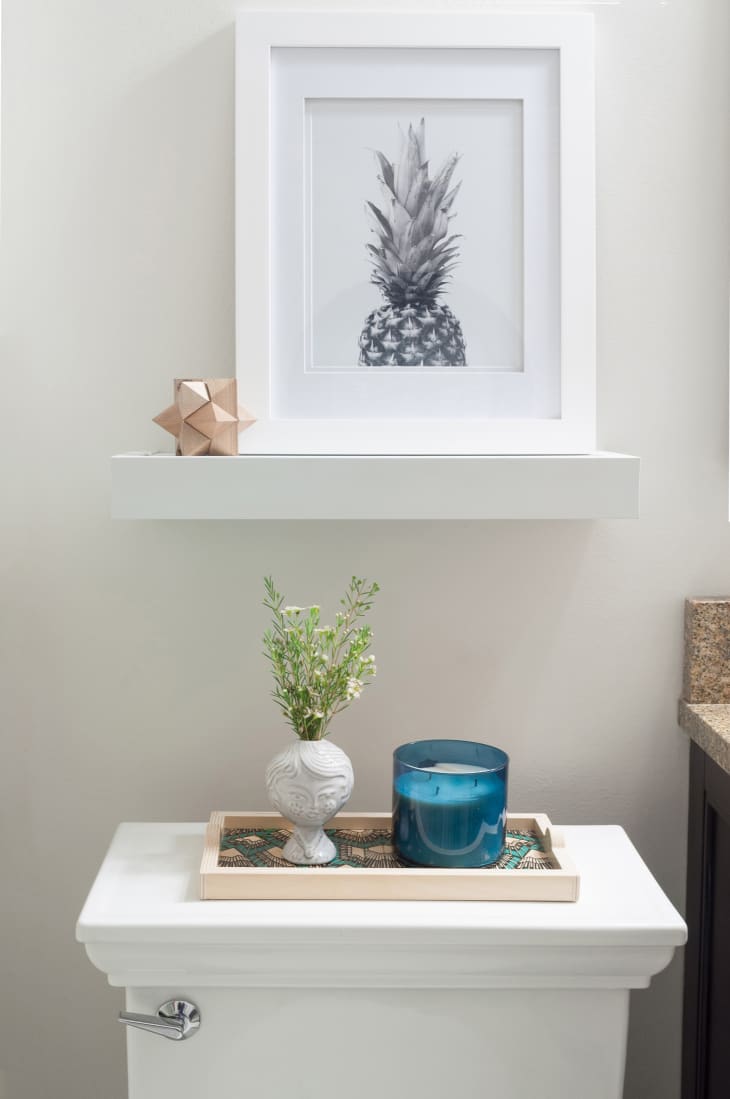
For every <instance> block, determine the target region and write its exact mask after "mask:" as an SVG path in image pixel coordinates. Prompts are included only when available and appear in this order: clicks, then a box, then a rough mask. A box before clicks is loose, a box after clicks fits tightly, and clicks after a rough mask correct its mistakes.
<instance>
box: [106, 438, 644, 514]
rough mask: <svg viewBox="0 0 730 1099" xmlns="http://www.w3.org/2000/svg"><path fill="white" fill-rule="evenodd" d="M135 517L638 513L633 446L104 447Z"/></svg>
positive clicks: (120, 498) (116, 504)
mask: <svg viewBox="0 0 730 1099" xmlns="http://www.w3.org/2000/svg"><path fill="white" fill-rule="evenodd" d="M110 464H111V478H112V517H113V518H115V519H131V520H199V521H205V520H231V519H237V520H258V521H266V520H322V521H327V520H347V521H368V520H370V521H386V522H387V521H419V520H423V521H448V520H457V521H460V520H524V519H528V520H547V521H550V520H595V519H636V518H638V516H639V478H640V469H641V461H640V458H639V457H637V456H636V455H633V454H623V453H618V452H613V451H592V452H590V453H587V454H423V455H422V454H398V455H387V454H347V455H336V454H305V455H297V454H239V455H230V456H222V457H221V458H220V459H219V460H218V461H211V458H210V457H203V456H200V457H187V458H183V459H182V460H178V459H177V456H176V455H174V454H171V453H169V452H168V453H162V454H159V453H157V454H153V453H148V452H136V453H135V452H133V453H129V454H119V455H115V456H113V457H112V459H111V463H110Z"/></svg>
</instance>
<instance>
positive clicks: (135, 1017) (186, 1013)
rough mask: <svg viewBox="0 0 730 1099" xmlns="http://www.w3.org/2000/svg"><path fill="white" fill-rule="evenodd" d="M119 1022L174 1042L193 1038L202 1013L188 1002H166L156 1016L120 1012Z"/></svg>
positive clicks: (159, 1008)
mask: <svg viewBox="0 0 730 1099" xmlns="http://www.w3.org/2000/svg"><path fill="white" fill-rule="evenodd" d="M119 1022H120V1023H124V1024H125V1025H126V1026H133V1027H136V1028H137V1029H138V1030H149V1031H150V1033H151V1034H159V1035H161V1037H163V1038H171V1039H172V1041H173V1042H184V1041H185V1039H186V1038H192V1037H193V1035H194V1034H195V1033H196V1032H197V1030H198V1028H199V1027H200V1012H199V1011H198V1009H197V1007H196V1006H195V1004H191V1003H189V1002H188V1001H187V1000H166V1001H165V1003H164V1004H161V1006H160V1007H158V1009H157V1014H156V1015H139V1014H138V1013H137V1012H136V1011H120V1012H119Z"/></svg>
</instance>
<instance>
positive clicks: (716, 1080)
mask: <svg viewBox="0 0 730 1099" xmlns="http://www.w3.org/2000/svg"><path fill="white" fill-rule="evenodd" d="M687 924H688V926H689V939H688V941H687V947H686V951H685V970H684V1029H683V1039H682V1099H729V1097H730V775H728V774H727V773H726V772H725V771H724V770H723V769H722V768H721V767H719V766H718V765H717V763H715V762H714V760H712V759H710V757H709V756H708V755H706V754H705V752H703V751H702V749H701V748H699V747H698V746H697V744H695V743H694V742H692V744H691V751H690V792H689V843H688V851H687Z"/></svg>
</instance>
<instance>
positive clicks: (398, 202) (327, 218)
mask: <svg viewBox="0 0 730 1099" xmlns="http://www.w3.org/2000/svg"><path fill="white" fill-rule="evenodd" d="M308 127H309V135H308V136H309V148H308V157H309V164H308V180H309V183H308V187H309V219H308V221H309V226H308V228H309V234H308V253H309V255H308V264H307V269H308V273H309V277H310V279H311V285H310V287H309V293H308V299H309V304H310V311H309V317H310V326H311V331H310V339H309V347H310V356H309V362H308V366H307V369H309V370H314V371H318V370H322V371H331V370H337V371H343V370H345V371H353V372H361V373H363V374H370V375H372V374H375V373H384V372H402V373H409V372H411V373H416V372H429V373H440V372H443V371H449V372H452V371H453V372H456V371H462V372H473V371H487V370H491V371H521V370H522V369H523V350H522V345H523V329H522V314H523V229H522V215H523V204H522V117H521V105H520V104H519V103H518V102H517V101H512V100H486V99H485V100H432V101H429V100H426V101H418V100H387V99H384V100H372V99H362V100H321V101H312V102H310V104H309V105H308Z"/></svg>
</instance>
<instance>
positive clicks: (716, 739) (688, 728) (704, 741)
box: [679, 699, 730, 774]
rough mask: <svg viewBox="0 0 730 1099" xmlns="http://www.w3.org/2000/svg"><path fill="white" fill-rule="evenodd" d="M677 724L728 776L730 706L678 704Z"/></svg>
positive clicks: (704, 703)
mask: <svg viewBox="0 0 730 1099" xmlns="http://www.w3.org/2000/svg"><path fill="white" fill-rule="evenodd" d="M679 724H680V725H681V726H682V728H683V729H684V731H685V732H686V733H688V734H689V737H690V739H691V740H693V741H694V742H695V744H697V745H699V747H700V748H701V749H702V751H703V752H706V753H707V755H708V756H709V757H710V759H713V760H714V761H715V763H716V764H717V765H718V767H722V769H723V771H725V772H726V773H727V774H730V705H728V704H727V703H722V704H720V705H717V706H713V705H712V704H710V703H707V702H685V701H684V699H682V700H681V701H680V703H679Z"/></svg>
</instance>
